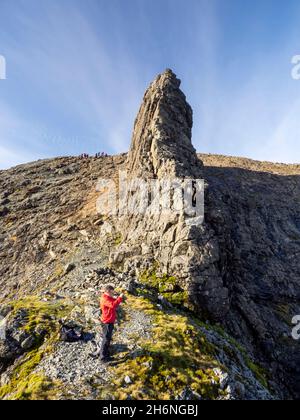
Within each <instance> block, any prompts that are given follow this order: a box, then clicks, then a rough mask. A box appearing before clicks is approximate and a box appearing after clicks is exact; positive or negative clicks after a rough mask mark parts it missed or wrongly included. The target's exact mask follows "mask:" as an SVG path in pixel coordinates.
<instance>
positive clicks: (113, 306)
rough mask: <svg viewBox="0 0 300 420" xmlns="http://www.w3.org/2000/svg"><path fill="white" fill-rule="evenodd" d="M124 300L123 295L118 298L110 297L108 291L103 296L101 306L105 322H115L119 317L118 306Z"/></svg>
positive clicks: (102, 317) (102, 319) (102, 318)
mask: <svg viewBox="0 0 300 420" xmlns="http://www.w3.org/2000/svg"><path fill="white" fill-rule="evenodd" d="M121 302H122V298H121V296H119V297H118V298H117V299H115V298H113V297H110V296H109V295H108V294H107V293H104V294H103V295H102V296H101V300H100V307H101V312H102V316H101V321H102V322H103V324H113V323H114V322H115V321H116V317H117V314H116V312H117V307H118V306H119V305H120V303H121Z"/></svg>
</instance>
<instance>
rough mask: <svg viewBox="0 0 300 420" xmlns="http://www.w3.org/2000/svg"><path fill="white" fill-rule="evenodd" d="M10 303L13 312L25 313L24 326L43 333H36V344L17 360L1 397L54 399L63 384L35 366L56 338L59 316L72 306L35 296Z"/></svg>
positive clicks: (66, 312)
mask: <svg viewBox="0 0 300 420" xmlns="http://www.w3.org/2000/svg"><path fill="white" fill-rule="evenodd" d="M10 305H11V306H12V308H13V310H12V313H11V315H10V316H14V317H16V316H18V313H19V312H20V311H22V312H23V314H26V315H25V316H24V319H23V321H24V323H22V325H21V326H20V328H21V329H23V330H24V331H26V332H28V333H30V334H36V332H37V331H41V332H43V333H42V334H41V336H39V335H38V334H37V340H36V346H35V348H34V349H33V350H32V351H30V352H28V353H26V354H25V355H23V356H21V357H20V358H19V359H18V360H17V361H16V362H15V365H14V368H13V371H12V373H11V376H10V381H9V383H8V384H6V385H3V386H2V387H0V399H11V400H36V399H43V400H45V399H55V397H56V395H57V393H58V391H59V389H60V384H58V383H54V382H52V381H50V380H48V379H47V378H46V377H45V376H43V375H42V374H39V373H36V372H35V370H36V368H37V367H38V365H39V363H40V362H41V360H42V359H43V357H44V356H45V355H46V354H49V353H50V352H51V351H52V349H53V344H54V343H55V342H56V341H57V338H58V332H59V323H58V320H59V319H60V318H62V317H64V316H66V315H67V314H69V313H70V311H71V308H70V307H69V306H67V305H63V304H62V303H57V302H46V301H41V300H39V298H38V297H36V296H29V297H25V298H24V299H20V300H18V301H12V302H10Z"/></svg>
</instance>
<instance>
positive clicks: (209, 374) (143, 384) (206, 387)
mask: <svg viewBox="0 0 300 420" xmlns="http://www.w3.org/2000/svg"><path fill="white" fill-rule="evenodd" d="M128 304H129V305H130V306H131V307H132V308H134V309H136V310H142V311H144V312H145V313H147V314H149V315H150V316H152V318H153V328H152V331H151V339H149V340H147V339H143V338H140V339H139V340H138V345H139V348H140V350H139V351H138V352H136V353H135V354H134V355H131V357H130V358H129V359H128V360H126V361H124V362H121V363H119V364H118V365H117V366H114V367H112V368H111V373H112V375H113V377H114V378H115V379H114V380H113V386H112V388H111V394H112V395H113V397H114V398H116V399H127V398H134V399H164V400H169V399H174V398H175V397H176V396H178V395H180V393H181V392H182V391H184V390H186V389H189V390H190V391H192V392H194V393H195V395H196V394H199V395H201V397H202V398H205V399H216V398H217V397H218V395H219V392H220V387H219V379H218V377H217V376H216V375H215V373H214V371H213V369H214V368H216V367H219V364H218V363H217V362H216V360H215V359H214V352H215V349H214V347H213V346H212V345H211V344H210V343H208V342H207V340H206V339H205V337H204V335H203V334H201V332H200V331H199V329H198V328H197V327H196V326H194V325H191V323H190V322H189V319H188V318H187V317H186V316H184V315H182V314H179V313H168V314H167V313H164V312H162V311H159V310H157V309H156V307H155V305H153V304H152V303H151V302H150V301H149V300H147V299H143V298H136V297H132V296H128ZM126 377H129V378H130V383H127V382H128V380H127V381H126Z"/></svg>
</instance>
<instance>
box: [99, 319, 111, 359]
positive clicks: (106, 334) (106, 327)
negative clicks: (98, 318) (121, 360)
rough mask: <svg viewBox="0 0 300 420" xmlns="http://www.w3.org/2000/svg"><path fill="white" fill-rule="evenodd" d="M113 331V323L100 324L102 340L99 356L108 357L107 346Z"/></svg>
mask: <svg viewBox="0 0 300 420" xmlns="http://www.w3.org/2000/svg"><path fill="white" fill-rule="evenodd" d="M113 331H114V324H102V342H101V346H100V357H101V358H105V357H109V346H110V342H111V339H112V335H113Z"/></svg>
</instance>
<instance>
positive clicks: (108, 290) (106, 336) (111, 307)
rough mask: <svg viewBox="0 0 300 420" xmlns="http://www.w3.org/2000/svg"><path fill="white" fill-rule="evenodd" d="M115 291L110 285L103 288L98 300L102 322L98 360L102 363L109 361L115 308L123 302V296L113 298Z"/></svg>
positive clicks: (115, 314) (115, 316) (115, 315)
mask: <svg viewBox="0 0 300 420" xmlns="http://www.w3.org/2000/svg"><path fill="white" fill-rule="evenodd" d="M114 295H115V289H114V287H113V286H111V285H107V286H106V287H105V288H104V293H103V295H102V296H101V299H100V307H101V322H102V331H103V337H102V343H101V346H100V358H101V360H102V361H103V362H108V361H110V356H109V346H110V342H111V339H112V334H113V331H114V323H115V321H116V318H117V313H116V312H117V307H118V306H119V305H120V303H121V302H122V300H123V295H120V296H119V297H115V296H114Z"/></svg>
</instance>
